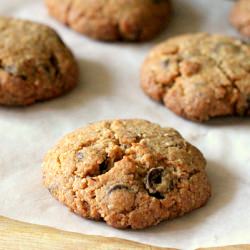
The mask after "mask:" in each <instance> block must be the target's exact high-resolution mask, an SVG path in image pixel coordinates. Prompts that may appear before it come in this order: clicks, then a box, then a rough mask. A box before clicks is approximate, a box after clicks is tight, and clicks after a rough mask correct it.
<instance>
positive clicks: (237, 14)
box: [230, 0, 250, 37]
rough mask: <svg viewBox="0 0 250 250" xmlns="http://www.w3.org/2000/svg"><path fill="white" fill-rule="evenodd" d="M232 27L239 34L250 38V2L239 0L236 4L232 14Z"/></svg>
mask: <svg viewBox="0 0 250 250" xmlns="http://www.w3.org/2000/svg"><path fill="white" fill-rule="evenodd" d="M230 21H231V23H232V25H233V26H234V27H235V28H236V29H238V30H239V32H240V33H241V34H242V35H244V36H247V37H250V1H249V0H239V1H237V2H236V3H235V4H234V7H233V9H232V11H231V14H230Z"/></svg>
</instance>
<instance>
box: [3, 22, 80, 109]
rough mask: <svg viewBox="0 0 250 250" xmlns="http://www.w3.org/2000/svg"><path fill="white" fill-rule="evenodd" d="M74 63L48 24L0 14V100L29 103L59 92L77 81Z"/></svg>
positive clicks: (61, 92)
mask: <svg viewBox="0 0 250 250" xmlns="http://www.w3.org/2000/svg"><path fill="white" fill-rule="evenodd" d="M77 75H78V73H77V64H76V62H75V59H74V57H73V55H72V53H71V52H70V50H69V49H68V48H67V47H66V46H65V44H64V43H63V41H62V40H61V38H60V37H59V35H58V34H57V33H56V32H55V31H54V30H52V29H51V28H49V27H47V26H45V25H42V24H38V23H34V22H31V21H25V20H20V19H13V18H6V17H0V104H2V105H9V106H18V105H21V106H22V105H29V104H32V103H34V102H36V101H43V100H46V99H51V98H54V97H57V96H59V95H62V94H64V93H66V92H68V91H69V90H71V89H72V88H73V87H74V86H75V85H76V83H77Z"/></svg>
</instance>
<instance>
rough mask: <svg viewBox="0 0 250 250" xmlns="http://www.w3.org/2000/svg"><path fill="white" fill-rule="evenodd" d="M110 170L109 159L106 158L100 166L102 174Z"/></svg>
mask: <svg viewBox="0 0 250 250" xmlns="http://www.w3.org/2000/svg"><path fill="white" fill-rule="evenodd" d="M108 169H109V159H108V158H106V159H105V160H104V161H103V162H102V163H101V164H100V165H99V170H100V173H101V174H104V173H105V172H107V170H108Z"/></svg>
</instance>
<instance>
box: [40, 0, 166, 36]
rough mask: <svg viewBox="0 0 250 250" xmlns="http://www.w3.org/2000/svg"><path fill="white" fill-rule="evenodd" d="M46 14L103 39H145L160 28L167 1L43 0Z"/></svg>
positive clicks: (164, 19)
mask: <svg viewBox="0 0 250 250" xmlns="http://www.w3.org/2000/svg"><path fill="white" fill-rule="evenodd" d="M45 2H46V4H47V7H48V10H49V13H50V14H51V15H52V16H54V17H55V18H56V19H58V20H59V21H60V22H62V23H64V24H65V25H67V26H69V27H71V28H72V29H74V30H76V31H77V32H80V33H82V34H85V35H87V36H89V37H92V38H94V39H99V40H104V41H118V40H125V41H145V40H149V39H151V38H153V37H155V36H156V35H157V34H158V33H159V32H160V31H162V30H163V29H164V27H165V26H166V23H167V21H168V19H169V16H170V0H140V1H137V0H96V1H93V0H45Z"/></svg>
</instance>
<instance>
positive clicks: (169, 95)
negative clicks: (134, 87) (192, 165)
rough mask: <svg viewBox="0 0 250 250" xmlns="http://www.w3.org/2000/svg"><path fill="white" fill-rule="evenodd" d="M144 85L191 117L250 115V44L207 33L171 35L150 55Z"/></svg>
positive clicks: (157, 98)
mask: <svg viewBox="0 0 250 250" xmlns="http://www.w3.org/2000/svg"><path fill="white" fill-rule="evenodd" d="M141 86H142V88H143V90H144V91H145V93H147V94H148V95H149V96H150V97H152V98H153V99H154V100H157V101H159V102H163V103H164V104H165V106H166V107H168V108H169V109H171V110H172V111H174V112H175V113H176V114H178V115H180V116H183V117H185V118H188V119H191V120H198V121H205V120H208V119H209V118H212V117H217V116H228V115H241V116H243V115H250V46H249V45H248V44H245V43H243V42H242V41H240V40H237V39H234V38H231V37H227V36H223V35H209V34H205V33H199V34H189V35H182V36H178V37H175V38H171V39H168V40H167V41H165V42H163V43H162V44H160V45H158V46H157V47H156V48H154V49H153V50H152V51H151V52H150V53H149V55H148V56H147V58H146V60H145V62H144V64H143V66H142V70H141Z"/></svg>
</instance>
